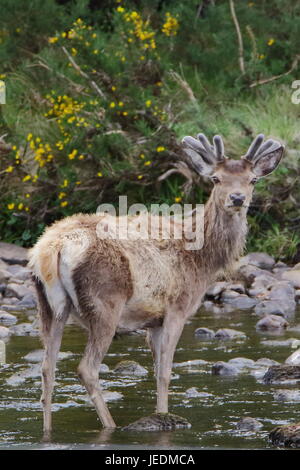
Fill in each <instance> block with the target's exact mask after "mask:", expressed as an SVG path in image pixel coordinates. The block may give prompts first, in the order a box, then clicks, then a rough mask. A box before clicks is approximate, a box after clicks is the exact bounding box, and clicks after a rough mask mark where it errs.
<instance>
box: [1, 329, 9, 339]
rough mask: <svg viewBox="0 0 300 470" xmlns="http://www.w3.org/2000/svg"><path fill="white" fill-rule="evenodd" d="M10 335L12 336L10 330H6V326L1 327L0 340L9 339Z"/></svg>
mask: <svg viewBox="0 0 300 470" xmlns="http://www.w3.org/2000/svg"><path fill="white" fill-rule="evenodd" d="M9 335H10V331H9V328H6V326H0V339H3V338H8V337H9Z"/></svg>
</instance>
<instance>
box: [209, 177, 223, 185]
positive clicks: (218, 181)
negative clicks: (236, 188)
mask: <svg viewBox="0 0 300 470" xmlns="http://www.w3.org/2000/svg"><path fill="white" fill-rule="evenodd" d="M211 180H212V181H213V183H214V184H218V183H221V181H220V180H219V178H218V177H217V176H212V177H211Z"/></svg>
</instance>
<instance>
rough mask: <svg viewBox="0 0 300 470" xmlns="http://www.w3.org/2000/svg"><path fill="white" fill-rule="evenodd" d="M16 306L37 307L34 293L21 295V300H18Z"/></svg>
mask: <svg viewBox="0 0 300 470" xmlns="http://www.w3.org/2000/svg"><path fill="white" fill-rule="evenodd" d="M18 306H20V307H25V308H26V309H34V308H37V301H36V297H35V295H34V294H32V293H31V294H27V295H25V296H24V297H23V299H22V300H20V301H19V302H18Z"/></svg>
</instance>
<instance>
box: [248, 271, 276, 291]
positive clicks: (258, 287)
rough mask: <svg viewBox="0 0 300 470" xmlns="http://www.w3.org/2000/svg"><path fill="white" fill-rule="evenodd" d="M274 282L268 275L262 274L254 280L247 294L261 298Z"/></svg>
mask: <svg viewBox="0 0 300 470" xmlns="http://www.w3.org/2000/svg"><path fill="white" fill-rule="evenodd" d="M274 282H275V280H274V278H273V276H270V274H262V275H259V276H257V277H256V278H255V280H254V282H253V283H252V285H251V288H250V289H248V294H249V295H252V296H262V295H266V294H267V290H268V289H269V288H270V287H272V285H273V284H274Z"/></svg>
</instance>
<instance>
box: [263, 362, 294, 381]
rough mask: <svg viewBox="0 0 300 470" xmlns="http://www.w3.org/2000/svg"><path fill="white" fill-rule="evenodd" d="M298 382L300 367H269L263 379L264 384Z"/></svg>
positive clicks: (283, 365)
mask: <svg viewBox="0 0 300 470" xmlns="http://www.w3.org/2000/svg"><path fill="white" fill-rule="evenodd" d="M294 380H297V381H299V380H300V366H290V365H287V364H281V365H279V366H271V367H270V368H269V369H268V370H267V372H266V374H265V375H264V377H263V381H264V383H266V384H271V383H278V382H286V381H288V382H289V381H294Z"/></svg>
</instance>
